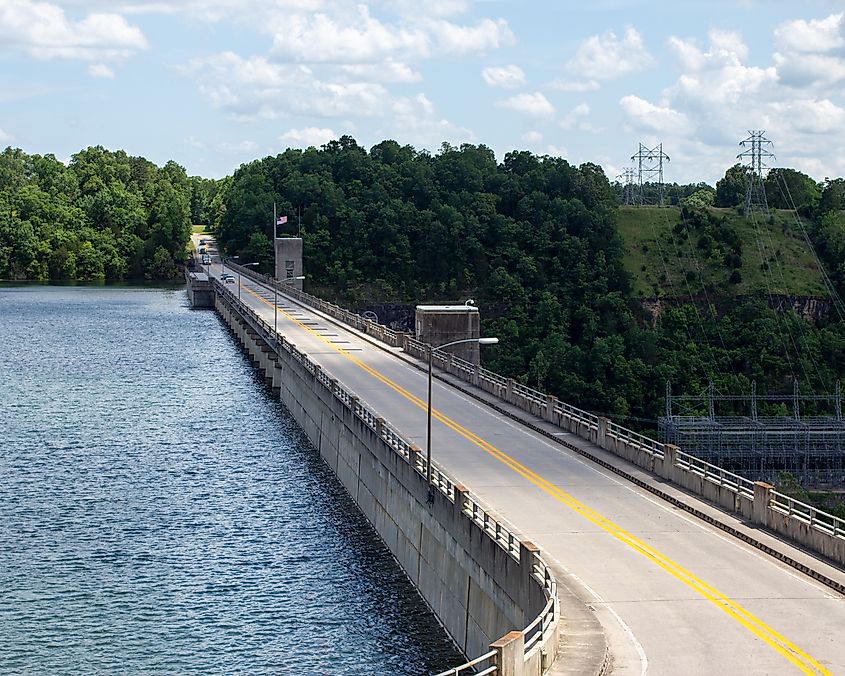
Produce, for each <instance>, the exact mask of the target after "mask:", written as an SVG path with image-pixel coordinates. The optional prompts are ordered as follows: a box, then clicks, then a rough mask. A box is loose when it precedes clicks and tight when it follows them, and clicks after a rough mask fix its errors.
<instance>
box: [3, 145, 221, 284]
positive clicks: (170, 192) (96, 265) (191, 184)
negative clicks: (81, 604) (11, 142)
mask: <svg viewBox="0 0 845 676" xmlns="http://www.w3.org/2000/svg"><path fill="white" fill-rule="evenodd" d="M213 183H214V182H212V184H213ZM198 187H200V188H202V187H204V188H205V189H206V192H209V191H208V182H206V181H202V180H201V179H189V178H188V177H187V175H186V174H185V170H184V169H183V168H182V167H180V166H179V165H177V164H176V163H175V162H168V163H167V164H166V165H165V166H164V167H157V166H156V165H154V164H153V163H152V162H149V161H148V160H145V159H144V158H142V157H129V156H128V155H127V154H126V153H125V152H123V151H117V152H111V151H108V150H105V149H103V148H102V147H99V146H97V147H92V148H88V149H86V150H83V151H81V152H79V153H77V154H76V155H74V156H73V157H72V158H71V160H70V163H69V165H68V166H65V165H64V164H63V163H61V162H59V161H58V160H56V158H55V157H53V156H52V155H44V156H42V155H27V154H26V153H24V152H22V151H21V150H16V149H12V148H6V150H5V151H3V152H2V153H0V279H13V280H22V279H34V280H118V279H172V278H174V277H175V276H176V275H177V273H178V270H177V267H176V264H177V263H178V262H180V261H182V260H183V259H184V254H185V245H186V243H187V241H188V238H189V236H190V232H191V216H192V211H191V207H192V195H193V194H194V193H195V192H197V189H198ZM203 194H204V193H203ZM193 201H194V204H195V205H196V209H197V212H199V210H200V207H199V206H198V204H199V202H200V201H204V202H206V203H208V202H210V201H211V196H210V195H209V197H208V199H204V200H201V199H196V198H195V199H194V200H193Z"/></svg>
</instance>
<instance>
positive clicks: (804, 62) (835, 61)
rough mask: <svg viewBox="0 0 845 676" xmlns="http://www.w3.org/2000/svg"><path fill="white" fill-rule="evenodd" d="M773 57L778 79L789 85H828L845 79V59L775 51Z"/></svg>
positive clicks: (797, 86) (802, 86)
mask: <svg viewBox="0 0 845 676" xmlns="http://www.w3.org/2000/svg"><path fill="white" fill-rule="evenodd" d="M773 59H774V62H775V67H776V68H777V74H778V79H779V80H780V81H781V82H782V83H783V84H785V85H788V86H790V87H796V88H805V87H813V86H815V85H821V86H823V87H828V86H831V85H835V84H836V83H838V82H841V81H842V80H843V79H845V60H843V59H841V58H839V57H837V56H830V55H827V54H807V53H800V54H796V53H792V54H781V53H780V52H775V54H774V55H773Z"/></svg>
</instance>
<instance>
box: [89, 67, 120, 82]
mask: <svg viewBox="0 0 845 676" xmlns="http://www.w3.org/2000/svg"><path fill="white" fill-rule="evenodd" d="M88 74H89V75H90V76H91V77H99V78H106V79H108V80H113V79H114V71H113V70H112V69H111V68H109V67H108V66H107V65H106V64H104V63H92V64H91V65H90V66H88Z"/></svg>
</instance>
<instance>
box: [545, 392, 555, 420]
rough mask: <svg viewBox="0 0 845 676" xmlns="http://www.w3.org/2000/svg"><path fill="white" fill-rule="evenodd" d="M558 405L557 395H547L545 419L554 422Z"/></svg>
mask: <svg viewBox="0 0 845 676" xmlns="http://www.w3.org/2000/svg"><path fill="white" fill-rule="evenodd" d="M556 405H557V397H556V396H554V395H553V394H547V395H546V413H545V416H544V417H545V419H546V420H548V421H549V422H554V420H555V406H556Z"/></svg>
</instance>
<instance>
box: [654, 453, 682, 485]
mask: <svg viewBox="0 0 845 676" xmlns="http://www.w3.org/2000/svg"><path fill="white" fill-rule="evenodd" d="M679 450H680V449H679V448H678V447H677V446H675V445H673V444H665V445H664V446H663V460H662V461H661V462H660V464H658V463H656V462H655V463H654V469H655V470H657V474H658V475H660V476H661V477H662V478H664V479H668V480H669V481H674V480H675V466H676V465H675V463H676V462H677V461H678V451H679Z"/></svg>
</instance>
